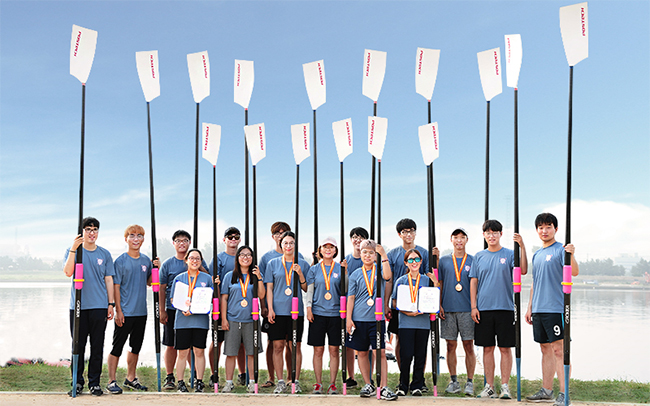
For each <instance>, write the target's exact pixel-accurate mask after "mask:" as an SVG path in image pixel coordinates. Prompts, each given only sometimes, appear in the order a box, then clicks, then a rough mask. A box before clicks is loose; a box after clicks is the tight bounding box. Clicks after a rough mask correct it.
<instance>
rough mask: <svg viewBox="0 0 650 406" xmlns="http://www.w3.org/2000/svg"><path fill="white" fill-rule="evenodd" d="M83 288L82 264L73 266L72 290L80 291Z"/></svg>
mask: <svg viewBox="0 0 650 406" xmlns="http://www.w3.org/2000/svg"><path fill="white" fill-rule="evenodd" d="M83 286H84V264H75V266H74V288H75V289H77V290H81V288H83Z"/></svg>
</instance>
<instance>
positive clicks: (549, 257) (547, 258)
mask: <svg viewBox="0 0 650 406" xmlns="http://www.w3.org/2000/svg"><path fill="white" fill-rule="evenodd" d="M551 258H553V254H547V255H546V262H549V261H550V260H551Z"/></svg>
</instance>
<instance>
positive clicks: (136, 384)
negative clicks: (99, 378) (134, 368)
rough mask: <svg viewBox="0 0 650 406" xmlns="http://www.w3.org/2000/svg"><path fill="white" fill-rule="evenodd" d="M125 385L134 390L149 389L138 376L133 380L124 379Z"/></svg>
mask: <svg viewBox="0 0 650 406" xmlns="http://www.w3.org/2000/svg"><path fill="white" fill-rule="evenodd" d="M124 386H126V387H127V388H129V389H133V390H140V391H145V392H146V391H147V387H146V386H144V385H143V384H141V383H140V381H139V380H138V378H137V377H136V378H134V379H133V380H132V381H129V380H128V379H125V380H124Z"/></svg>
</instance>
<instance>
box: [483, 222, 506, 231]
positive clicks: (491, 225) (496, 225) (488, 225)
mask: <svg viewBox="0 0 650 406" xmlns="http://www.w3.org/2000/svg"><path fill="white" fill-rule="evenodd" d="M488 230H492V231H498V232H501V231H503V226H502V225H501V223H500V222H499V220H485V223H483V232H485V231H488Z"/></svg>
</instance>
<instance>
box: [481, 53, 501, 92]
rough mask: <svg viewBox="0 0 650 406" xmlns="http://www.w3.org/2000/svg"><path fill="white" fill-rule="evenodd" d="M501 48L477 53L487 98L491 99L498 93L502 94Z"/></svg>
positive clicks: (482, 83)
mask: <svg viewBox="0 0 650 406" xmlns="http://www.w3.org/2000/svg"><path fill="white" fill-rule="evenodd" d="M500 54H501V50H500V49H499V48H494V49H488V50H487V51H483V52H479V53H478V54H476V56H477V57H478V72H479V74H480V75H481V85H482V86H483V95H484V96H485V100H487V101H490V100H492V98H493V97H494V96H496V95H498V94H501V91H502V89H503V84H502V83H501V82H502V81H501V56H500Z"/></svg>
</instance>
